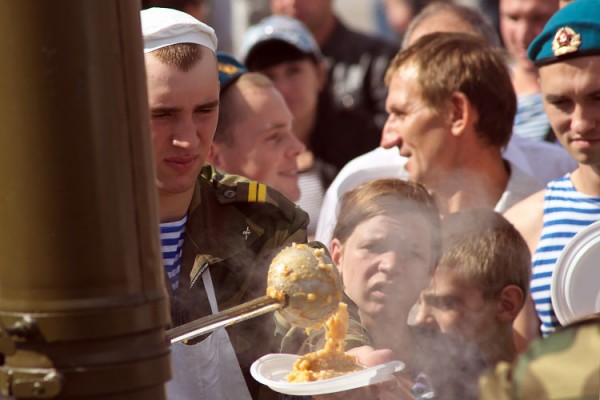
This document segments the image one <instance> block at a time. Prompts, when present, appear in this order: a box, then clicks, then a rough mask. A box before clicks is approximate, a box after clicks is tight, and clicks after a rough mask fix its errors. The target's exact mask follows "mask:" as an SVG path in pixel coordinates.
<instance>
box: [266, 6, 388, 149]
mask: <svg viewBox="0 0 600 400" xmlns="http://www.w3.org/2000/svg"><path fill="white" fill-rule="evenodd" d="M271 11H272V12H273V13H274V14H283V15H288V16H291V17H294V18H297V19H299V20H300V21H302V22H304V23H305V24H306V26H307V27H308V28H309V29H310V31H311V32H312V34H313V36H314V37H315V40H316V41H317V43H318V44H319V47H320V48H321V52H322V53H323V56H324V57H325V62H326V64H327V71H328V80H327V87H326V90H324V91H323V93H322V94H321V96H322V97H326V96H331V97H332V100H333V107H334V108H335V109H339V110H346V111H350V112H352V113H365V114H367V115H368V116H370V117H371V118H373V120H374V122H375V126H376V128H374V129H373V131H372V132H368V134H369V135H374V136H376V137H377V138H379V137H380V134H381V129H382V128H383V125H384V124H385V120H386V118H387V113H386V111H385V99H386V96H387V88H386V87H385V85H382V84H381V82H383V76H384V74H385V71H386V68H387V66H388V64H389V61H390V60H391V59H392V57H393V56H394V55H395V54H396V52H397V51H398V49H399V47H400V46H399V44H393V43H391V42H388V41H386V40H384V39H382V38H379V37H375V36H369V35H366V34H363V33H359V32H356V31H353V30H351V29H349V28H348V27H346V26H345V25H344V24H343V23H342V22H341V21H340V20H339V19H338V18H337V17H336V15H335V14H334V11H333V0H296V1H289V0H286V1H283V0H271ZM319 106H320V107H326V106H328V102H326V101H321V102H319ZM365 134H367V133H365Z"/></svg>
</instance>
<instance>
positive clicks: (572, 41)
mask: <svg viewBox="0 0 600 400" xmlns="http://www.w3.org/2000/svg"><path fill="white" fill-rule="evenodd" d="M579 46H581V35H579V34H578V33H576V32H575V31H574V30H573V29H571V28H569V27H568V26H565V27H562V28H560V29H559V30H558V31H556V35H554V40H553V41H552V52H553V53H554V55H555V56H562V55H563V54H568V53H574V52H576V51H577V50H579Z"/></svg>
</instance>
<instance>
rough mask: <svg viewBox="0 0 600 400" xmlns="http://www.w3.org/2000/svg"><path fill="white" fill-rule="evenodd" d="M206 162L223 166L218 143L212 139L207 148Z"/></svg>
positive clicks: (218, 166)
mask: <svg viewBox="0 0 600 400" xmlns="http://www.w3.org/2000/svg"><path fill="white" fill-rule="evenodd" d="M206 162H207V163H209V164H212V165H213V166H215V167H217V168H223V160H222V158H221V152H220V151H219V144H218V143H215V142H214V141H213V142H212V143H211V144H210V148H209V149H208V155H207V156H206Z"/></svg>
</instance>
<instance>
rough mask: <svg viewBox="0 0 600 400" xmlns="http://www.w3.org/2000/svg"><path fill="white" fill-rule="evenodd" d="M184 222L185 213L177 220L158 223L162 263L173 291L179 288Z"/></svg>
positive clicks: (185, 219)
mask: <svg viewBox="0 0 600 400" xmlns="http://www.w3.org/2000/svg"><path fill="white" fill-rule="evenodd" d="M186 222H187V214H186V215H185V216H184V217H183V218H182V219H180V220H179V221H175V222H164V223H161V224H160V247H161V251H162V258H163V265H164V267H165V270H166V271H167V275H168V277H169V282H170V283H171V287H172V288H173V290H174V291H175V290H177V288H179V273H180V271H181V253H182V250H183V239H184V238H185V236H184V235H185V224H186Z"/></svg>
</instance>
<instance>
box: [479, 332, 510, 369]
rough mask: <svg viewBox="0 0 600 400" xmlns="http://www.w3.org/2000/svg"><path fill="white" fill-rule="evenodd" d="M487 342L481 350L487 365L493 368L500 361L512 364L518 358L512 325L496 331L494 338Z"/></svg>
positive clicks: (482, 345) (488, 339)
mask: <svg viewBox="0 0 600 400" xmlns="http://www.w3.org/2000/svg"><path fill="white" fill-rule="evenodd" d="M486 342H487V343H485V344H481V345H480V347H479V348H480V351H481V355H482V356H483V358H484V360H485V363H486V364H487V365H488V366H489V367H491V368H493V367H494V366H495V365H496V364H497V363H498V362H500V361H506V362H508V363H512V362H513V361H514V359H515V358H516V357H517V348H516V346H515V340H514V337H513V330H512V325H511V326H507V327H503V328H501V329H500V330H499V331H496V333H495V334H494V337H490V338H487V339H486Z"/></svg>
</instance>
